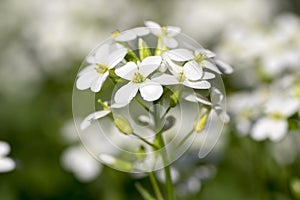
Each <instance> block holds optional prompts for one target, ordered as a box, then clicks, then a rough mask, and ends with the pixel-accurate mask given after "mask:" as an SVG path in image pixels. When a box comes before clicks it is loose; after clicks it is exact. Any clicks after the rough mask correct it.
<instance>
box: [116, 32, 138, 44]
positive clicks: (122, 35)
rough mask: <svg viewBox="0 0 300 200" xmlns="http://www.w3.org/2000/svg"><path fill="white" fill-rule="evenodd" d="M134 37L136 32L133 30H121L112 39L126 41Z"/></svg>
mask: <svg viewBox="0 0 300 200" xmlns="http://www.w3.org/2000/svg"><path fill="white" fill-rule="evenodd" d="M135 38H136V34H135V33H134V32H133V31H131V30H128V31H124V32H121V33H120V34H119V35H118V36H116V37H115V38H114V40H115V41H118V42H128V41H131V40H134V39H135Z"/></svg>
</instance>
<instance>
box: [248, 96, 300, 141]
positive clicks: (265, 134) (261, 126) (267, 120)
mask: <svg viewBox="0 0 300 200" xmlns="http://www.w3.org/2000/svg"><path fill="white" fill-rule="evenodd" d="M283 104H284V106H283ZM299 106H300V102H299V101H298V100H296V99H294V98H291V97H288V96H283V95H282V94H273V96H271V97H270V98H269V100H268V101H267V102H266V107H265V113H266V116H265V117H262V118H260V119H258V121H257V122H256V123H255V124H254V126H253V129H252V131H251V136H252V137H253V138H254V139H255V140H264V139H267V138H269V139H270V140H272V141H279V140H281V139H282V138H283V137H284V136H285V134H286V133H287V132H288V122H287V118H288V117H290V116H292V115H293V114H294V113H296V112H298V110H299Z"/></svg>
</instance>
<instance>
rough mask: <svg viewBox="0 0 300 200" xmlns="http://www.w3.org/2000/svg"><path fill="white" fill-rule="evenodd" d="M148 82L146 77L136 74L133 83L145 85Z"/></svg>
mask: <svg viewBox="0 0 300 200" xmlns="http://www.w3.org/2000/svg"><path fill="white" fill-rule="evenodd" d="M145 80H146V78H145V76H143V74H141V73H139V72H135V73H134V74H133V77H132V82H133V83H143V82H144V81H145Z"/></svg>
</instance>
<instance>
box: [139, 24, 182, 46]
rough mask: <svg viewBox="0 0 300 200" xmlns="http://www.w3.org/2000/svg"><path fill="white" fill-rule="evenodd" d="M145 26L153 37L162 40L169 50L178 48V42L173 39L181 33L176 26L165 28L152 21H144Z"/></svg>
mask: <svg viewBox="0 0 300 200" xmlns="http://www.w3.org/2000/svg"><path fill="white" fill-rule="evenodd" d="M145 26H147V27H148V28H149V29H150V31H151V33H152V34H153V35H156V36H157V37H159V38H162V40H163V42H164V44H165V45H166V46H167V47H169V48H175V47H177V46H178V42H177V41H176V40H175V39H174V38H173V37H175V36H176V35H178V34H179V33H180V31H181V29H180V28H179V27H176V26H165V27H161V26H160V25H159V24H157V23H155V22H153V21H146V22H145Z"/></svg>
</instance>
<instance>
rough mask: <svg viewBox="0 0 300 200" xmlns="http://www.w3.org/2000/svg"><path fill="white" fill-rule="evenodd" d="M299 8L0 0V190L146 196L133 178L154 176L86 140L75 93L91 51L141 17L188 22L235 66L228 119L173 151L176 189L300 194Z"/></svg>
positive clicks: (263, 0)
mask: <svg viewBox="0 0 300 200" xmlns="http://www.w3.org/2000/svg"><path fill="white" fill-rule="evenodd" d="M299 15H300V1H299V0H226V1H225V0H211V1H204V0H181V1H180V0H175V1H174V0H173V1H171V0H165V1H159V0H151V1H150V0H114V1H105V0H76V1H75V0H26V1H18V0H1V2H0V46H1V50H0V52H1V53H0V141H6V142H7V143H9V144H10V146H11V152H10V153H9V155H8V156H9V157H10V158H12V159H13V160H14V162H15V164H16V167H15V169H14V170H12V171H10V172H7V173H0V199H1V200H18V199H22V200H27V199H28V200H29V199H30V200H41V199H43V200H50V199H51V200H54V199H55V200H62V199H72V200H96V199H97V200H108V199H111V200H127V199H141V197H140V195H139V194H138V193H137V191H136V189H135V187H134V183H135V182H137V181H138V182H141V183H142V184H143V185H145V186H146V187H150V186H149V181H148V179H147V178H145V177H143V176H137V175H132V174H128V173H123V172H119V171H116V170H113V169H110V168H108V167H105V166H102V165H101V164H100V163H98V162H97V161H95V160H94V159H93V158H92V157H90V156H89V154H88V153H87V152H85V151H84V150H83V149H82V148H81V147H80V142H79V141H78V139H76V137H77V136H76V132H75V130H74V127H73V124H72V102H71V101H72V89H73V84H74V80H75V78H76V74H77V72H78V69H79V66H80V64H81V62H82V61H83V59H84V58H85V56H86V55H87V54H88V53H89V52H90V51H91V50H92V49H93V48H94V47H95V46H96V45H97V44H98V43H100V42H101V41H103V40H105V39H106V38H108V37H110V34H111V33H112V32H113V31H115V30H117V29H118V30H121V31H123V30H126V29H129V28H133V27H136V26H142V25H143V22H144V21H145V20H153V21H156V22H158V23H160V24H162V25H176V26H179V27H181V28H182V31H183V33H185V34H187V35H189V36H191V37H192V38H194V39H195V40H197V41H198V42H199V43H200V44H201V45H202V46H204V47H205V48H208V49H211V50H213V51H215V52H217V54H218V55H219V57H220V58H222V59H223V60H225V61H227V62H228V63H230V64H231V65H232V66H233V67H234V69H235V73H234V74H233V75H226V76H224V82H225V87H226V90H227V99H228V112H229V114H230V116H231V122H230V123H229V124H228V125H227V126H226V128H225V130H224V133H223V135H222V137H221V138H220V141H219V142H218V145H217V146H216V148H215V149H214V150H213V152H212V153H211V154H209V155H208V157H206V158H204V159H201V160H200V159H197V158H196V156H195V155H193V153H191V154H190V155H186V156H185V157H183V158H182V159H180V160H179V161H177V162H176V164H175V167H174V176H175V177H176V188H177V189H176V190H177V191H178V198H179V199H186V200H192V199H195V200H199V199H209V200H235V199H245V200H257V199H263V200H265V199H272V200H273V199H275V200H277V199H278V200H290V199H300V128H299V114H300V111H299V108H300V106H299V105H300V103H299V102H300V83H299V80H300V76H299V72H300V17H299ZM291 105H295V106H293V107H291ZM287 110H288V111H289V112H285V111H287ZM278 113H279V114H280V120H278ZM275 115H276V116H277V117H274V116H275ZM276 120H278V121H276ZM274 121H275V122H274ZM279 121H280V122H279ZM278 124H284V125H283V126H281V127H279V128H278V129H276V127H277V125H278ZM274 127H275V128H274ZM282 127H283V128H282ZM279 129H280V130H279ZM273 132H274V134H275V133H277V136H276V135H275V136H274V135H272V134H273ZM278 135H279V136H280V137H279V136H278ZM0 157H1V156H0ZM158 175H159V174H158ZM161 181H162V182H163V180H161Z"/></svg>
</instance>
